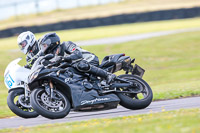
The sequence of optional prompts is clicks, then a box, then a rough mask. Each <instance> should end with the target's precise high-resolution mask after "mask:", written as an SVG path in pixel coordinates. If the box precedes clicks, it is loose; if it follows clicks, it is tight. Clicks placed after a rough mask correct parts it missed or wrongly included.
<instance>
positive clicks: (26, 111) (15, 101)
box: [7, 88, 39, 118]
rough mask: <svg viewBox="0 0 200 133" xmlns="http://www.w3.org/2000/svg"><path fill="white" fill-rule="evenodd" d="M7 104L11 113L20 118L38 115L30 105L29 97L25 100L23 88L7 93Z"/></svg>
mask: <svg viewBox="0 0 200 133" xmlns="http://www.w3.org/2000/svg"><path fill="white" fill-rule="evenodd" d="M7 104H8V107H9V108H10V110H11V111H12V112H13V113H15V114H16V115H18V116H20V117H22V118H35V117H37V116H38V115H39V114H38V113H37V112H36V111H34V110H33V108H32V106H31V105H30V98H29V99H28V100H25V97H24V88H21V89H16V90H12V91H11V92H10V93H8V97H7Z"/></svg>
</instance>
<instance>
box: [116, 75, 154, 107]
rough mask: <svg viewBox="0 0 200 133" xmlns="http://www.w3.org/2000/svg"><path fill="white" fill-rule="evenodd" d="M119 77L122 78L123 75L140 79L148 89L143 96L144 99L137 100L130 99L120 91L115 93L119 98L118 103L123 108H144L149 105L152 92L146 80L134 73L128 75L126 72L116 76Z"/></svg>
mask: <svg viewBox="0 0 200 133" xmlns="http://www.w3.org/2000/svg"><path fill="white" fill-rule="evenodd" d="M118 77H119V78H124V77H131V78H133V79H136V81H138V80H139V81H140V82H142V83H143V84H144V85H145V86H146V87H147V89H148V95H147V97H145V98H144V99H141V100H138V99H132V98H130V97H128V96H125V95H123V94H122V93H117V96H118V97H119V99H120V105H122V106H123V107H125V108H128V109H133V110H136V109H143V108H146V107H147V106H149V105H150V103H151V102H152V99H153V92H152V90H151V87H150V86H149V85H148V84H147V83H146V81H144V80H143V79H141V78H140V77H138V76H135V75H128V74H124V75H120V76H118Z"/></svg>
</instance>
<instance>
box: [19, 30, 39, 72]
mask: <svg viewBox="0 0 200 133" xmlns="http://www.w3.org/2000/svg"><path fill="white" fill-rule="evenodd" d="M17 43H18V46H19V48H20V50H21V51H22V52H23V53H24V54H25V55H27V56H26V62H27V64H26V65H25V66H24V67H25V68H29V69H30V68H31V66H32V65H33V63H34V62H35V61H36V59H37V58H38V57H39V56H40V55H41V54H42V53H41V52H39V51H40V48H39V45H38V41H37V39H36V37H35V35H34V34H33V33H32V32H30V31H26V32H22V33H21V34H20V35H19V36H18V38H17Z"/></svg>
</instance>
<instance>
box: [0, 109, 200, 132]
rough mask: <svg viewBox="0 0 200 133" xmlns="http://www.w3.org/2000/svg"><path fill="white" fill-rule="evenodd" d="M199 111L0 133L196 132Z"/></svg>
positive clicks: (129, 117) (198, 127)
mask: <svg viewBox="0 0 200 133" xmlns="http://www.w3.org/2000/svg"><path fill="white" fill-rule="evenodd" d="M199 123H200V109H184V110H183V109H181V110H177V111H165V109H164V108H163V109H162V112H160V113H153V112H149V114H145V115H135V116H124V117H118V118H111V119H93V120H89V121H81V122H71V123H63V124H48V125H47V124H46V125H41V126H37V127H19V128H14V129H3V130H0V132H2V133H16V132H20V133H43V132H45V133H55V132H59V133H66V132H70V133H80V132H81V133H199V132H200V124H199Z"/></svg>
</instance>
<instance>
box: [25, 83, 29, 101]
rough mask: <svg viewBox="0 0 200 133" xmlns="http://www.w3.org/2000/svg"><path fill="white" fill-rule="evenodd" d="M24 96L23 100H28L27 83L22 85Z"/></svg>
mask: <svg viewBox="0 0 200 133" xmlns="http://www.w3.org/2000/svg"><path fill="white" fill-rule="evenodd" d="M24 97H25V101H29V98H30V91H29V87H28V84H25V85H24Z"/></svg>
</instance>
